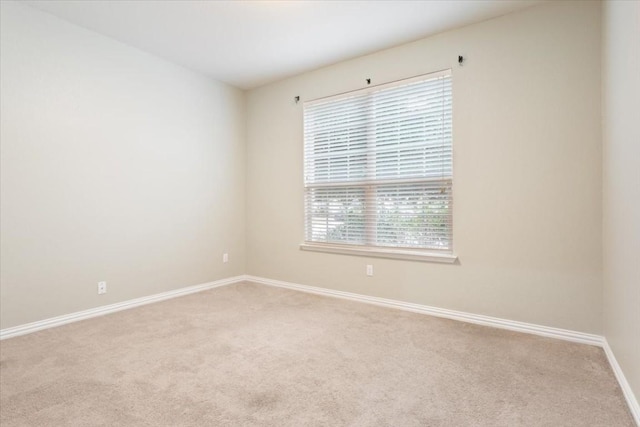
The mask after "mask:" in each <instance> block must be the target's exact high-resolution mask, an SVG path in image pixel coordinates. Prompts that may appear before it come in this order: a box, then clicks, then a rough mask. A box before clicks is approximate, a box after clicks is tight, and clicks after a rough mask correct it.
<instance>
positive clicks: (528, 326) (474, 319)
mask: <svg viewBox="0 0 640 427" xmlns="http://www.w3.org/2000/svg"><path fill="white" fill-rule="evenodd" d="M244 279H245V280H247V281H250V282H256V283H261V284H263V285H270V286H277V287H280V288H287V289H294V290H297V291H302V292H307V293H312V294H318V295H325V296H330V297H335V298H343V299H348V300H352V301H359V302H364V303H367V304H374V305H379V306H383V307H392V308H398V309H401V310H405V311H412V312H415V313H423V314H428V315H431V316H437V317H444V318H447V319H453V320H459V321H462V322H468V323H475V324H478V325H485V326H492V327H494V328H500V329H508V330H510V331H516V332H525V333H528V334H534V335H541V336H544V337H550V338H557V339H561V340H565V341H572V342H577V343H581V344H590V345H596V346H602V343H603V340H604V338H603V337H602V336H600V335H593V334H586V333H584V332H577V331H570V330H567V329H559V328H552V327H549V326H541V325H535V324H533V323H524V322H518V321H515V320H507V319H500V318H498V317H490V316H484V315H480V314H472V313H465V312H463V311H456V310H449V309H446V308H438V307H430V306H427V305H421V304H413V303H409V302H403V301H398V300H392V299H385V298H378V297H372V296H368V295H362V294H354V293H350V292H343V291H336V290H333V289H326V288H317V287H314V286H307V285H300V284H297V283H289V282H283V281H281V280H272V279H265V278H263V277H255V276H249V275H247V276H244Z"/></svg>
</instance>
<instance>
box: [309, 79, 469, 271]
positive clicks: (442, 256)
mask: <svg viewBox="0 0 640 427" xmlns="http://www.w3.org/2000/svg"><path fill="white" fill-rule="evenodd" d="M452 71H453V70H452V69H451V68H446V69H441V70H438V71H434V72H430V73H426V74H420V75H416V76H412V77H409V78H404V79H398V80H393V81H389V82H386V83H382V84H378V85H371V86H368V87H366V88H360V89H355V90H351V91H346V92H342V93H337V94H333V95H330V96H325V97H319V98H315V99H312V100H309V101H306V102H305V103H304V106H305V107H306V106H308V105H314V104H316V103H326V102H328V101H332V100H334V99H340V98H344V97H345V96H346V95H349V94H350V93H354V92H359V93H363V94H368V93H371V92H375V91H379V90H381V89H385V88H387V87H393V86H397V85H398V84H399V83H402V84H404V83H409V84H410V83H413V82H416V81H421V80H423V79H424V78H425V77H426V76H429V77H434V78H439V77H444V76H451V77H452V74H453V72H452ZM452 154H453V147H452ZM303 161H305V157H304V153H303ZM442 180H445V181H449V183H450V184H449V185H450V188H451V191H452V193H453V191H454V176H453V173H452V174H451V175H450V176H448V177H444V178H441V177H437V178H436V177H429V178H406V179H389V180H386V179H382V180H377V181H371V180H369V179H365V180H362V181H351V182H348V183H347V182H338V183H321V184H315V183H314V184H306V185H305V190H306V188H313V187H318V188H321V187H322V188H326V187H343V186H349V187H351V186H355V187H360V186H362V187H366V188H369V187H370V186H372V185H373V186H377V185H384V184H386V183H390V184H391V183H393V184H397V183H403V182H406V183H414V182H416V183H417V182H423V181H442ZM305 215H306V211H305ZM305 232H306V230H305ZM451 232H452V233H451V245H450V247H449V248H448V249H446V250H438V249H434V248H411V247H400V246H399V247H391V246H389V247H385V246H375V245H370V244H363V245H354V244H349V243H333V242H331V243H328V242H315V241H308V240H306V237H303V239H302V242H301V243H300V245H299V249H300V250H302V251H309V252H321V253H334V254H343V255H351V256H363V257H376V258H389V259H401V260H409V261H422V262H434V263H443V264H454V263H457V260H458V255H457V254H456V253H455V252H454V239H453V229H452V230H451ZM367 240H368V239H367Z"/></svg>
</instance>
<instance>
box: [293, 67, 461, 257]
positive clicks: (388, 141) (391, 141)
mask: <svg viewBox="0 0 640 427" xmlns="http://www.w3.org/2000/svg"><path fill="white" fill-rule="evenodd" d="M451 103H452V97H451V78H450V75H438V77H436V78H429V77H428V76H426V77H425V79H424V80H421V81H412V82H410V83H408V84H403V83H402V82H399V83H398V84H397V85H385V86H384V87H383V88H382V89H380V90H370V89H367V90H366V93H358V92H356V93H351V94H345V95H344V96H343V97H337V98H332V99H330V100H328V101H327V102H314V103H313V104H310V105H308V106H307V105H306V104H305V110H304V154H305V161H304V170H305V171H304V172H305V173H304V176H305V229H306V232H305V239H306V240H307V241H310V242H323V243H338V244H349V245H366V246H384V247H402V248H430V249H438V250H448V249H450V248H451V240H452V238H451V236H452V197H451V190H452V182H451V174H452V149H451V146H452V141H451V133H452V114H451V110H452V105H451Z"/></svg>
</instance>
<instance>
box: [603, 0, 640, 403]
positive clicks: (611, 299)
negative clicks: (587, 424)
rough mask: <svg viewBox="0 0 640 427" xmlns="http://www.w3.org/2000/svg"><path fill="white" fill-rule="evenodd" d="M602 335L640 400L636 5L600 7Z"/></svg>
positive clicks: (639, 38) (639, 27)
mask: <svg viewBox="0 0 640 427" xmlns="http://www.w3.org/2000/svg"><path fill="white" fill-rule="evenodd" d="M602 36H603V37H602V101H603V108H602V116H603V200H602V207H603V245H604V253H603V255H604V333H605V336H606V338H607V341H608V342H609V345H610V346H611V348H612V349H613V352H614V353H615V356H616V359H617V361H618V363H619V364H620V366H621V367H622V370H623V372H624V374H625V377H626V378H627V381H628V382H629V384H630V385H631V387H632V389H633V391H634V393H635V395H636V398H640V222H639V221H640V127H639V125H640V3H639V2H627V1H606V2H603V31H602Z"/></svg>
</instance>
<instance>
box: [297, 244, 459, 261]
mask: <svg viewBox="0 0 640 427" xmlns="http://www.w3.org/2000/svg"><path fill="white" fill-rule="evenodd" d="M300 249H301V250H303V251H313V252H327V253H334V254H344V255H356V256H369V257H376V258H392V259H404V260H410V261H424V262H439V263H444V264H453V263H454V262H456V260H457V259H458V256H457V255H454V254H449V253H440V252H429V251H424V250H415V249H386V248H371V247H357V246H346V245H345V246H343V245H331V244H324V243H306V242H305V243H301V244H300Z"/></svg>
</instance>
